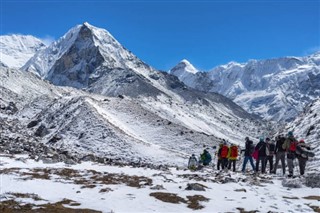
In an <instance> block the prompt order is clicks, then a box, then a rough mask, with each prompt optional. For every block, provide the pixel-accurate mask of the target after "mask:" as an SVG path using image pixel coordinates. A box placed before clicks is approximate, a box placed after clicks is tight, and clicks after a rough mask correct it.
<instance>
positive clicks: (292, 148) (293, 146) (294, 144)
mask: <svg viewBox="0 0 320 213" xmlns="http://www.w3.org/2000/svg"><path fill="white" fill-rule="evenodd" d="M289 150H290V151H291V152H295V151H296V150H297V141H293V140H292V141H291V142H290V146H289Z"/></svg>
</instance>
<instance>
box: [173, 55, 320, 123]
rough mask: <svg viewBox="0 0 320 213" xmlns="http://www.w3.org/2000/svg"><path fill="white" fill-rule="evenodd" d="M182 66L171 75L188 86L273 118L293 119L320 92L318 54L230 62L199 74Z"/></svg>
mask: <svg viewBox="0 0 320 213" xmlns="http://www.w3.org/2000/svg"><path fill="white" fill-rule="evenodd" d="M179 64H180V63H179ZM179 64H178V65H179ZM178 65H177V66H178ZM177 66H176V67H177ZM176 67H174V68H173V69H176ZM179 67H180V69H179V71H175V72H172V74H174V75H176V76H177V77H178V78H179V79H180V80H181V81H183V82H184V83H185V84H186V85H188V86H190V87H193V88H196V89H198V90H201V91H206V92H208V91H209V92H217V93H219V94H222V95H224V96H226V97H229V98H231V99H232V100H233V101H235V102H236V103H237V104H239V105H240V106H242V107H243V108H244V109H246V110H247V111H249V112H252V113H255V114H258V115H260V116H261V117H264V118H266V119H270V120H272V119H274V120H277V121H281V120H282V121H288V120H291V119H293V118H294V117H295V116H297V115H298V113H299V112H300V111H301V110H302V109H303V107H304V106H305V105H306V104H308V103H309V102H310V101H312V100H314V99H315V98H317V97H319V95H320V93H319V91H320V84H319V81H320V57H319V53H315V54H312V55H309V56H306V57H281V58H272V59H264V60H249V61H248V62H246V63H241V64H240V63H237V62H230V63H228V64H226V65H220V66H218V67H215V68H214V69H212V70H211V71H209V72H200V73H196V74H192V73H190V72H188V71H187V70H186V69H185V68H183V66H180V65H179ZM186 73H187V74H186Z"/></svg>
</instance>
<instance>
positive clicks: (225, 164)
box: [221, 158, 228, 169]
mask: <svg viewBox="0 0 320 213" xmlns="http://www.w3.org/2000/svg"><path fill="white" fill-rule="evenodd" d="M221 161H222V162H221V166H222V169H224V168H228V158H222V159H221Z"/></svg>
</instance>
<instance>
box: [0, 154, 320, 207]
mask: <svg viewBox="0 0 320 213" xmlns="http://www.w3.org/2000/svg"><path fill="white" fill-rule="evenodd" d="M0 164H1V169H0V173H1V180H2V183H3V184H2V185H1V186H0V187H1V198H0V201H1V210H2V212H22V209H23V212H35V211H36V212H39V211H41V212H92V213H110V212H128V213H130V212H132V213H136V212H158V213H163V212H186V213H187V212H193V213H194V212H201V213H208V212H316V211H317V210H319V201H318V200H319V188H318V187H307V186H305V185H303V183H304V182H307V180H308V178H307V177H306V178H305V179H304V178H301V179H300V178H296V179H291V180H282V179H283V177H271V176H262V177H260V176H251V175H244V174H241V173H233V172H221V171H220V172H219V171H214V170H212V168H204V169H203V170H202V171H196V172H192V171H189V170H182V169H179V170H178V169H176V168H169V169H162V170H155V169H147V168H133V167H131V166H122V167H116V166H109V165H103V164H97V163H92V162H83V163H81V164H77V165H65V164H63V163H55V164H45V163H43V162H42V161H39V162H36V161H34V160H31V159H28V158H27V156H25V155H16V156H11V155H0ZM317 180H319V178H318V179H314V182H316V181H317ZM285 181H291V183H292V182H293V183H294V184H292V185H293V186H295V185H296V186H300V188H288V187H285V186H282V185H283V184H282V182H285ZM317 185H319V183H318V184H317ZM57 192H59V193H57ZM119 198H121V199H119ZM17 209H19V211H17Z"/></svg>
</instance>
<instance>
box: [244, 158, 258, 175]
mask: <svg viewBox="0 0 320 213" xmlns="http://www.w3.org/2000/svg"><path fill="white" fill-rule="evenodd" d="M248 161H249V162H250V164H251V167H252V169H253V170H255V167H254V164H253V159H252V157H251V156H244V160H243V165H242V172H245V171H246V166H247V163H248Z"/></svg>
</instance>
